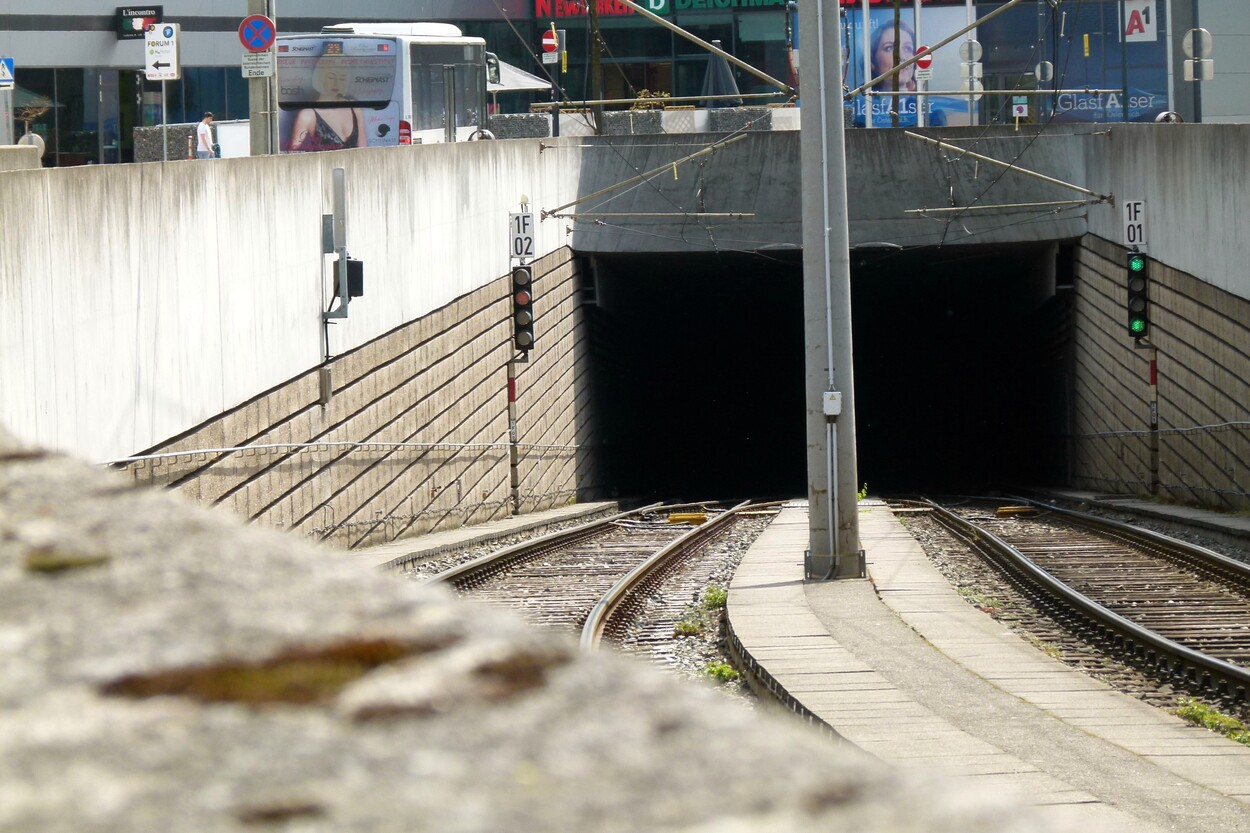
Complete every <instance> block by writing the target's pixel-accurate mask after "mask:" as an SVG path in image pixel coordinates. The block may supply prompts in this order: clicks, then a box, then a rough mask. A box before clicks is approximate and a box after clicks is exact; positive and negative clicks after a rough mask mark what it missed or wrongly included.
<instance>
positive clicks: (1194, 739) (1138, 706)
mask: <svg viewBox="0 0 1250 833" xmlns="http://www.w3.org/2000/svg"><path fill="white" fill-rule="evenodd" d="M859 520H860V537H861V541H862V542H863V545H864V548H865V550H866V551H867V556H868V569H869V574H870V581H838V582H821V583H805V582H804V581H803V578H802V576H803V551H804V550H805V549H806V548H807V538H808V532H807V511H806V507H801V506H791V507H789V508H787V509H785V510H783V511H782V513H781V515H780V516H778V518H777V520H775V521H774V522H773V523H772V525H771V526H770V527H769V528H768V530H767V531H766V532H765V533H764V535H763V536H761V537H760V538H759V539H758V540H757V542H756V544H755V546H753V547H752V548H751V550H750V552H748V554H747V556H746V558H745V559H744V560H743V563H742V565H741V566H740V567H739V568H738V572H737V574H736V576H735V578H734V580H733V583H732V585H731V589H730V595H729V616H730V621H731V623H732V625H733V627H734V631H735V633H736V635H737V638H738V639H739V640H740V641H741V643H742V645H743V647H744V648H745V650H746V651H748V652H749V653H750V654H751V655H752V656H753V657H754V659H755V660H756V661H757V662H758V663H759V664H760V665H761V666H763V667H764V668H765V669H766V670H767V672H768V673H769V674H770V675H771V676H772V677H773V678H775V680H776V681H777V682H778V683H779V684H780V685H782V686H783V687H784V688H785V689H786V691H787V692H788V693H789V694H790V695H791V696H793V697H794V698H796V699H797V700H798V701H799V702H801V704H802V706H803V707H804V708H806V709H807V710H808V711H810V712H811V713H812V714H814V715H815V716H816V717H818V718H819V719H820V720H823V721H824V722H826V723H827V724H829V725H830V726H831V727H833V729H834V730H835V731H836V732H837V733H838V734H840V735H841V736H842V737H843V738H845V739H847V740H849V741H850V742H852V743H854V744H856V745H857V746H860V747H862V748H863V749H865V750H866V751H868V752H870V753H872V754H874V755H876V756H878V757H880V758H882V759H884V760H886V761H890V762H892V763H895V764H898V765H900V766H907V767H923V768H930V769H934V770H938V771H941V772H944V773H946V774H950V775H954V776H957V777H962V778H975V779H978V783H979V784H981V785H984V788H986V789H993V790H1003V791H1012V792H1015V793H1016V794H1017V795H1019V796H1020V797H1021V799H1022V800H1025V801H1028V802H1030V803H1033V804H1037V805H1039V806H1041V807H1042V808H1043V809H1044V812H1046V813H1047V814H1050V815H1052V816H1054V817H1055V819H1056V820H1057V821H1059V822H1060V823H1070V824H1072V825H1073V826H1074V827H1081V828H1085V829H1091V830H1099V831H1125V833H1128V831H1132V833H1150V831H1163V830H1177V831H1181V830H1183V831H1250V748H1247V747H1244V746H1240V745H1238V744H1235V743H1233V742H1231V741H1228V740H1226V739H1224V738H1221V737H1218V736H1216V735H1214V734H1212V733H1210V732H1207V731H1206V730H1203V729H1199V728H1196V727H1192V726H1189V725H1188V724H1185V723H1184V722H1182V721H1181V720H1180V719H1179V718H1176V717H1174V716H1172V715H1169V714H1166V713H1165V712H1162V711H1160V710H1158V709H1154V708H1152V707H1150V706H1147V705H1145V704H1143V703H1141V702H1139V701H1137V700H1134V699H1133V698H1130V697H1127V696H1125V695H1122V694H1119V693H1117V692H1115V691H1113V690H1112V689H1110V688H1108V687H1107V686H1105V685H1103V684H1102V683H1099V682H1098V681H1096V680H1093V679H1091V678H1089V677H1086V676H1085V675H1083V674H1081V673H1079V672H1076V671H1072V670H1070V669H1068V668H1067V667H1066V666H1064V665H1062V664H1061V663H1059V662H1057V661H1055V660H1052V659H1050V658H1049V657H1047V656H1046V655H1045V654H1043V653H1041V652H1040V651H1038V650H1037V649H1036V648H1034V647H1033V646H1031V645H1029V644H1028V643H1026V642H1024V641H1023V640H1021V639H1020V638H1018V637H1016V636H1015V635H1014V634H1012V633H1010V632H1008V631H1007V630H1006V629H1005V628H1004V627H1003V626H1002V625H1000V624H998V623H997V622H995V621H994V620H993V619H991V618H990V617H989V616H986V615H985V614H983V613H981V612H980V611H978V610H977V609H976V608H974V607H973V606H972V605H969V604H967V603H966V602H965V601H964V600H963V599H962V598H960V596H959V595H958V594H957V593H956V592H955V591H954V590H953V589H952V588H951V587H950V585H949V584H948V583H947V582H946V580H945V579H944V578H943V577H942V576H941V574H940V573H938V572H937V570H936V569H934V568H933V567H932V566H931V565H930V563H929V561H928V559H927V558H926V557H925V555H924V553H923V551H922V550H921V548H920V546H919V544H918V543H916V541H915V540H914V539H913V538H912V537H911V536H910V535H909V534H908V533H907V532H906V530H904V529H903V527H902V525H901V524H899V523H898V521H897V520H896V519H895V518H894V516H893V514H892V513H891V512H890V511H889V510H888V509H887V508H886V507H885V506H884V505H880V504H878V505H869V502H865V504H864V505H862V506H861V511H860V515H859ZM874 586H875V589H874Z"/></svg>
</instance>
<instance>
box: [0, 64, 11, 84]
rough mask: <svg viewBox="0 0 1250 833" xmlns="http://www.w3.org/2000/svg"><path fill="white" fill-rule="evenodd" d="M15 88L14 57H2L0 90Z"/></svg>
mask: <svg viewBox="0 0 1250 833" xmlns="http://www.w3.org/2000/svg"><path fill="white" fill-rule="evenodd" d="M11 89H13V59H12V58H0V90H11Z"/></svg>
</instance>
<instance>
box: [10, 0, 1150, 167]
mask: <svg viewBox="0 0 1250 833" xmlns="http://www.w3.org/2000/svg"><path fill="white" fill-rule="evenodd" d="M298 5H299V3H298V2H295V0H292V2H291V4H289V5H288V7H287V8H288V9H290V7H291V6H298ZM641 5H643V6H644V7H645V8H648V9H650V10H652V11H653V12H655V13H656V14H659V15H660V16H661V17H663V18H664V19H665V20H668V21H671V22H672V23H674V24H676V25H677V26H680V27H682V28H684V29H686V30H688V31H689V32H691V33H692V34H694V35H696V36H698V37H699V38H702V39H704V40H706V41H709V42H711V41H719V42H720V44H721V46H722V48H724V49H725V50H726V51H727V52H729V53H730V54H732V55H734V56H735V57H737V58H739V59H741V60H743V61H745V62H746V63H748V64H749V65H751V66H753V67H756V68H758V69H760V70H761V71H763V72H764V73H766V74H767V75H769V76H771V77H773V78H776V79H778V80H780V81H782V82H785V83H787V84H790V85H791V86H795V85H797V78H796V77H795V70H794V65H795V63H796V54H798V52H799V50H798V46H799V44H798V26H797V17H796V15H797V14H798V13H800V12H801V10H802V8H803V7H804V6H805V5H806V4H805V3H803V2H799V3H796V4H791V3H788V2H786V0H643V2H642V3H641ZM1001 5H1002V2H1000V0H995V2H976V3H975V4H972V5H971V12H970V11H969V4H968V3H967V2H966V0H924V2H923V4H922V6H921V13H920V19H919V20H917V19H916V18H917V16H916V3H915V0H902V2H901V3H900V14H899V17H900V23H901V25H900V27H899V28H900V33H899V34H900V37H899V40H898V41H897V43H898V48H899V50H900V54H901V57H904V58H906V57H909V56H910V53H909V51H908V50H914V49H915V48H916V47H917V46H920V45H921V44H920V43H918V42H917V41H924V42H926V43H930V44H932V43H936V42H937V41H938V40H940V39H941V38H942V37H944V36H945V35H949V34H951V33H953V32H955V31H957V30H958V29H960V28H962V27H963V26H964V25H965V23H966V21H967V19H968V15H969V13H971V14H972V16H973V17H974V18H976V17H982V16H984V15H985V14H988V13H989V12H991V11H994V10H996V9H998V8H999V7H1000V6H1001ZM1137 5H1140V4H1132V6H1133V7H1136V6H1137ZM505 6H506V7H507V8H508V10H509V14H508V15H507V16H506V17H505V16H504V15H503V14H500V15H499V17H498V18H496V19H486V14H485V13H481V14H478V16H477V17H475V18H474V19H472V20H450V21H447V22H451V23H455V24H456V25H458V26H460V28H461V29H462V30H463V31H464V32H465V34H468V35H474V36H479V37H482V38H484V39H485V40H486V43H487V48H488V49H489V50H491V51H492V52H495V53H496V54H498V55H499V57H500V58H501V59H502V60H503V61H505V62H507V63H510V64H513V65H515V66H517V67H520V68H521V69H523V70H526V71H527V72H530V73H533V74H535V75H538V76H540V77H549V76H554V77H555V78H556V80H557V82H558V84H559V86H560V88H561V91H562V93H563V96H564V98H565V99H567V100H570V101H572V102H577V101H583V100H588V99H598V98H607V99H612V100H622V101H624V100H628V99H633V98H635V97H636V96H639V95H640V94H641V93H644V92H646V93H648V94H657V93H658V94H667V95H669V96H673V97H691V98H692V99H693V100H690V101H686V102H682V103H684V104H686V105H688V106H690V105H694V104H696V102H697V100H698V96H700V95H701V94H703V93H704V84H705V83H706V80H707V79H708V77H709V68H710V66H709V65H710V61H709V57H708V54H707V53H706V52H705V51H704V50H703V49H702V48H700V47H699V46H697V45H695V44H694V43H691V42H690V41H688V40H686V39H685V38H683V37H681V36H679V35H677V34H675V33H673V32H671V31H669V30H668V29H665V28H663V27H661V26H659V25H657V24H655V23H654V22H652V21H650V20H647V19H645V17H644V16H642V15H639V14H636V13H635V12H634V11H633V10H631V9H629V8H628V7H625V6H623V5H622V4H620V3H619V2H618V0H598V9H599V15H598V19H599V31H600V37H601V41H602V46H601V49H600V62H601V66H602V73H601V77H602V81H601V84H602V87H601V88H600V89H592V85H591V79H590V71H589V69H590V61H589V60H588V56H589V54H590V52H591V49H592V44H591V26H590V17H589V14H588V6H587V2H586V0H526V5H525V6H524V7H523V8H524V11H518V8H519V7H518V4H517V3H516V2H511V0H507V1H506V2H504V3H503V5H499V6H496V5H495V4H494V3H492V4H491V9H495V8H504V7H505ZM841 6H842V13H843V18H842V25H843V37H842V43H841V47H842V49H843V53H844V58H845V63H844V67H843V73H844V83H845V84H847V85H848V86H849V87H856V86H858V85H860V84H862V83H863V82H864V81H865V80H866V78H867V77H868V76H866V75H865V73H869V72H873V71H874V67H876V66H877V65H878V63H879V60H878V59H877V58H875V57H874V58H872V59H869V60H866V59H865V56H866V55H868V54H869V53H875V52H879V51H881V52H890V51H892V50H893V48H894V43H895V41H894V39H893V38H892V37H890V38H882V39H881V40H880V41H878V42H877V44H876V46H874V45H873V42H874V40H875V36H876V34H877V33H878V32H879V30H883V29H888V32H889V33H890V34H893V32H894V28H895V27H894V14H895V12H894V3H893V2H892V0H872V2H871V3H870V4H869V6H868V11H867V15H865V10H864V5H863V3H862V2H861V0H842V2H841ZM466 8H467V7H466ZM474 8H477V7H476V6H475V7H474ZM483 8H484V7H483ZM1126 8H1130V4H1125V3H1124V2H1122V0H1082V2H1080V3H1071V2H1065V3H1060V4H1058V6H1057V7H1056V6H1052V4H1051V3H1050V2H1049V0H1026V2H1023V3H1021V4H1020V5H1018V6H1016V7H1014V8H1013V9H1011V10H1009V11H1007V12H1005V13H1003V14H1000V15H998V16H997V17H996V18H995V19H994V20H992V21H990V22H989V23H986V24H983V25H982V26H981V27H979V29H978V30H976V31H975V32H974V35H975V37H976V39H977V40H978V41H979V42H980V44H981V46H982V48H983V50H984V54H983V57H982V60H981V70H982V78H981V82H982V84H983V86H984V88H985V89H987V90H1004V91H1008V92H1006V93H1002V94H997V93H994V94H986V95H984V96H982V97H981V98H980V99H979V100H978V101H975V102H973V103H972V104H971V105H970V103H969V101H968V96H966V95H964V96H959V95H957V94H956V95H931V96H928V97H926V98H925V99H919V98H918V97H917V96H916V95H914V94H913V93H919V92H921V90H920V89H915V90H913V89H911V88H910V84H912V83H913V79H914V75H909V76H908V77H907V78H906V81H905V86H904V87H903V88H901V89H900V90H898V92H899V93H900V95H897V96H894V95H883V94H881V93H882V92H886V91H888V92H889V93H894V92H895V91H894V90H893V88H892V85H891V86H890V87H888V89H881V90H878V91H877V93H876V94H874V95H872V96H871V99H870V100H871V108H872V124H873V125H874V126H889V125H892V124H893V123H894V116H893V113H894V112H897V113H898V116H899V119H898V123H899V124H900V126H905V125H907V124H908V123H910V124H915V123H916V122H917V120H918V115H917V114H918V112H919V111H920V109H921V102H922V101H923V102H924V110H925V112H926V113H927V114H928V115H927V116H926V121H927V122H928V123H929V124H951V125H955V124H968V123H977V124H987V123H996V122H1005V123H1010V122H1011V121H1013V120H1016V119H1020V120H1021V121H1024V122H1028V121H1033V122H1038V121H1044V120H1049V119H1051V118H1054V119H1058V120H1072V121H1092V122H1116V121H1151V120H1153V119H1154V118H1155V117H1156V116H1157V115H1158V114H1160V113H1162V112H1164V111H1167V110H1170V109H1173V108H1172V107H1171V106H1169V105H1170V102H1169V99H1168V92H1169V90H1168V49H1169V43H1170V42H1171V40H1172V39H1173V38H1172V32H1171V28H1172V23H1171V21H1169V20H1168V19H1167V15H1166V10H1167V5H1166V4H1158V5H1155V6H1151V9H1153V10H1155V11H1154V18H1153V19H1146V20H1143V19H1140V18H1139V19H1128V14H1129V13H1128V12H1126ZM796 10H797V11H796ZM290 13H292V12H290V11H288V14H290ZM82 20H84V21H87V22H86V23H83V24H82V25H83V26H88V25H96V24H95V23H93V22H92V21H95V20H96V19H95V18H90V19H88V18H82ZM110 20H111V19H110ZM917 24H919V26H920V32H919V33H918V34H916V29H917ZM110 25H111V24H110ZM553 25H554V26H555V28H556V29H558V30H561V31H563V32H564V33H565V35H566V41H565V47H566V49H567V65H566V68H565V71H563V72H561V71H560V70H561V66H560V65H559V64H543V63H541V61H540V59H539V56H540V54H541V49H540V47H539V42H540V39H541V35H542V33H543V32H544V31H546V30H547V29H549V28H550V27H552V26H553ZM184 31H187V32H189V31H190V30H184ZM109 35H110V36H111V37H115V35H114V34H113V33H112V32H111V31H110V32H109ZM202 35H203V33H200V35H198V36H202ZM211 35H212V36H213V37H217V38H226V39H228V40H231V41H233V40H234V38H235V35H234V33H233V32H222V31H219V30H218V31H214V32H212V33H211ZM866 35H867V41H866ZM188 36H189V35H188ZM883 43H884V44H886V45H885V46H882V44H883ZM110 48H111V47H110ZM957 48H958V42H956V43H952V44H951V45H950V46H948V47H946V48H944V49H942V50H941V51H940V52H939V53H937V54H936V55H935V58H934V62H933V67H932V78H931V80H930V81H928V82H927V83H928V89H929V90H939V89H940V90H943V91H945V92H952V91H953V92H956V93H957V92H958V91H959V90H961V89H962V85H963V83H964V77H963V75H962V74H961V69H960V60H959V56H958V54H957V52H956V50H957ZM228 52H229V50H226V49H222V50H221V53H222V54H228ZM230 63H231V65H229V66H186V65H184V67H183V71H182V78H181V80H179V81H173V82H169V83H168V84H167V85H166V86H165V88H164V89H162V85H161V84H160V83H153V82H149V81H147V80H145V78H144V76H143V73H142V71H138V70H137V69H118V68H101V67H96V68H92V67H55V68H39V67H31V66H27V65H23V64H22V63H20V62H19V64H18V67H17V71H16V80H17V89H16V90H15V93H14V110H15V116H16V119H15V133H16V134H17V135H18V136H20V135H21V134H22V133H24V132H25V130H26V124H27V122H29V128H30V130H32V131H33V132H36V133H39V134H40V135H41V136H43V138H44V140H45V142H46V144H47V147H48V154H47V156H46V157H45V163H46V164H49V165H76V164H91V163H101V162H116V161H128V160H130V159H133V148H132V140H131V132H132V130H133V128H135V127H137V126H153V125H159V124H160V123H161V122H162V118H163V116H162V111H163V109H164V110H166V111H167V114H166V116H165V118H167V120H168V122H169V123H170V124H178V123H183V124H185V123H191V122H195V121H198V120H199V117H200V115H201V114H202V113H203V112H204V111H205V110H211V111H213V113H214V114H215V115H216V119H217V121H227V120H233V119H246V118H247V116H248V82H247V81H246V80H245V79H244V78H243V77H242V73H241V72H240V69H239V66H238V64H237V62H235V61H234V60H233V57H232V58H231V62H230ZM1044 63H1045V64H1048V65H1049V67H1050V69H1051V73H1052V75H1051V76H1049V77H1050V80H1048V81H1043V80H1039V78H1041V77H1046V73H1045V72H1041V73H1039V66H1040V65H1042V64H1044ZM731 72H732V75H733V79H734V81H735V82H736V84H737V86H738V90H739V91H740V92H741V93H742V94H745V95H747V96H751V95H754V94H766V93H768V94H771V93H774V92H775V91H776V90H775V88H774V87H773V86H772V85H770V84H768V83H766V82H765V81H763V80H761V79H759V78H757V77H755V76H754V75H752V74H750V73H748V72H744V71H743V70H741V69H740V68H738V67H732V68H731ZM875 74H876V73H874V75H875ZM1087 88H1088V89H1090V90H1098V91H1101V92H1088V93H1086V92H1079V93H1072V92H1063V90H1084V89H1087ZM1043 90H1049V91H1051V93H1050V94H1049V95H1027V96H1025V95H1023V94H1024V93H1033V92H1037V91H1043ZM1012 93H1019V94H1016V95H1013V94H1012ZM536 95H537V94H530V93H512V94H506V95H503V96H500V100H499V101H498V102H497V103H498V104H499V105H500V109H501V110H503V111H504V112H509V111H512V112H515V111H517V110H523V109H526V107H527V106H528V104H529V103H530V102H531V101H533V100H534V98H535V96H536ZM542 97H544V98H545V97H546V94H542ZM1021 98H1024V99H1025V102H1026V103H1027V106H1026V107H1025V108H1024V112H1026V113H1027V115H1025V116H1024V117H1023V118H1021V117H1020V112H1021V109H1020V99H1021ZM162 100H163V102H164V105H163V106H162ZM785 100H786V97H785V96H784V95H772V96H769V97H761V98H748V99H746V100H745V102H744V103H747V104H767V103H773V102H778V103H779V102H783V101H785ZM868 105H869V102H868V101H866V100H865V99H864V98H862V97H861V98H859V99H858V100H857V101H855V102H853V103H852V105H851V108H850V112H851V114H852V118H851V120H850V123H852V124H859V125H865V124H866V123H867V116H866V113H867V110H868ZM615 106H618V107H620V108H626V107H628V106H629V105H628V104H627V103H621V104H619V105H615Z"/></svg>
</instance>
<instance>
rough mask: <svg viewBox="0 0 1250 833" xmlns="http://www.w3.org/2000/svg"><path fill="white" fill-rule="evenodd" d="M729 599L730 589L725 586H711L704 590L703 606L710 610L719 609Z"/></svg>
mask: <svg viewBox="0 0 1250 833" xmlns="http://www.w3.org/2000/svg"><path fill="white" fill-rule="evenodd" d="M727 601H729V591H728V590H726V589H725V588H723V587H709V588H708V589H706V590H704V591H703V606H704V607H705V608H706V609H708V610H718V609H720V608H722V607H724V606H725V603H726V602H727Z"/></svg>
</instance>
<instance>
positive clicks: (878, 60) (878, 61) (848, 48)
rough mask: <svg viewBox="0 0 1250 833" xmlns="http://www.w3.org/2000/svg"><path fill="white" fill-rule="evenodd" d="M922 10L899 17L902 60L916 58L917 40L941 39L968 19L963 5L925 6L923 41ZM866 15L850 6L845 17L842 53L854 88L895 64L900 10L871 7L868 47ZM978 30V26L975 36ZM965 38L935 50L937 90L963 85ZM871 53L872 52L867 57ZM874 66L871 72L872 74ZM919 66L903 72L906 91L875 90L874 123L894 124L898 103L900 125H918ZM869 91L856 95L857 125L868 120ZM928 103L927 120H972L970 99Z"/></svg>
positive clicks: (933, 83) (929, 99) (887, 84)
mask: <svg viewBox="0 0 1250 833" xmlns="http://www.w3.org/2000/svg"><path fill="white" fill-rule="evenodd" d="M915 18H916V16H915V13H914V10H913V9H912V8H905V9H903V10H902V13H901V15H900V19H899V21H900V22H899V29H898V41H899V63H902V62H903V61H906V60H908V59H910V58H912V57H913V56H914V55H915V54H916V47H917V46H924V45H928V44H935V43H938V42H940V41H942V40H945V39H946V38H948V37H950V36H951V35H953V34H954V33H955V32H958V31H959V30H960V29H962V28H963V27H964V26H966V25H967V17H966V13H965V11H964V9H963V8H962V7H946V8H928V7H926V8H923V9H922V10H921V20H920V24H921V26H920V37H921V38H922V39H923V41H924V42H923V43H920V44H918V43H917V42H916V29H917V27H916V19H915ZM864 27H865V24H864V17H863V13H862V11H861V10H859V9H848V10H847V12H846V17H845V18H844V21H843V33H842V54H843V56H844V59H845V64H844V67H843V79H844V80H843V84H844V85H845V86H846V87H847V88H848V89H852V90H853V89H855V88H857V87H859V86H860V85H861V84H863V83H864V82H865V81H868V80H871V79H872V78H876V77H877V76H879V75H881V74H882V73H884V72H886V71H887V70H889V69H890V67H892V66H893V65H894V61H893V55H894V42H895V37H894V35H895V27H894V10H893V9H880V8H878V9H872V10H870V11H869V16H868V21H867V28H868V46H867V52H865V41H864ZM975 34H976V30H973V35H974V36H975ZM962 41H963V39H962V38H961V39H959V40H957V41H955V42H954V43H951V44H948V45H947V46H945V47H943V48H942V49H940V50H938V51H937V52H935V53H933V63H932V65H931V66H930V70H931V71H932V72H933V77H932V78H931V79H930V80H929V81H928V89H930V90H935V91H951V90H959V89H961V83H962V77H961V76H960V72H959V44H960V43H961V42H962ZM865 54H867V55H868V56H869V57H868V58H867V60H866V59H865ZM866 72H869V73H871V75H866V74H865V73H866ZM915 73H916V68H915V67H914V66H912V67H909V68H907V69H904V70H902V71H901V72H900V73H899V85H898V89H899V92H900V93H906V94H905V95H901V96H898V97H895V96H893V95H889V96H887V95H873V96H871V101H872V125H873V126H874V127H890V126H892V125H893V123H894V122H893V118H892V116H891V112H890V111H891V108H894V107H897V109H898V114H899V118H898V126H899V127H915V126H916V125H917V110H918V107H919V106H920V101H921V99H920V98H919V97H917V95H916V93H917V92H918V91H919V86H920V85H919V82H918V81H917V80H916V77H915ZM893 89H894V84H893V81H892V79H889V78H887V79H886V80H884V81H882V82H880V83H879V84H878V85H877V86H876V87H875V88H874V90H875V91H881V92H892V91H893ZM867 100H868V99H867V97H865V96H863V95H859V96H856V98H855V101H854V102H853V106H852V114H853V115H852V119H853V123H854V125H855V126H856V127H864V126H866V124H867V119H866V117H865V113H866V108H867ZM924 101H925V107H926V111H927V113H928V116H927V118H926V120H925V123H926V124H928V125H930V126H934V127H941V126H948V125H959V124H969V118H968V99H967V97H962V98H957V97H952V96H940V95H939V96H925V97H924Z"/></svg>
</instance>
